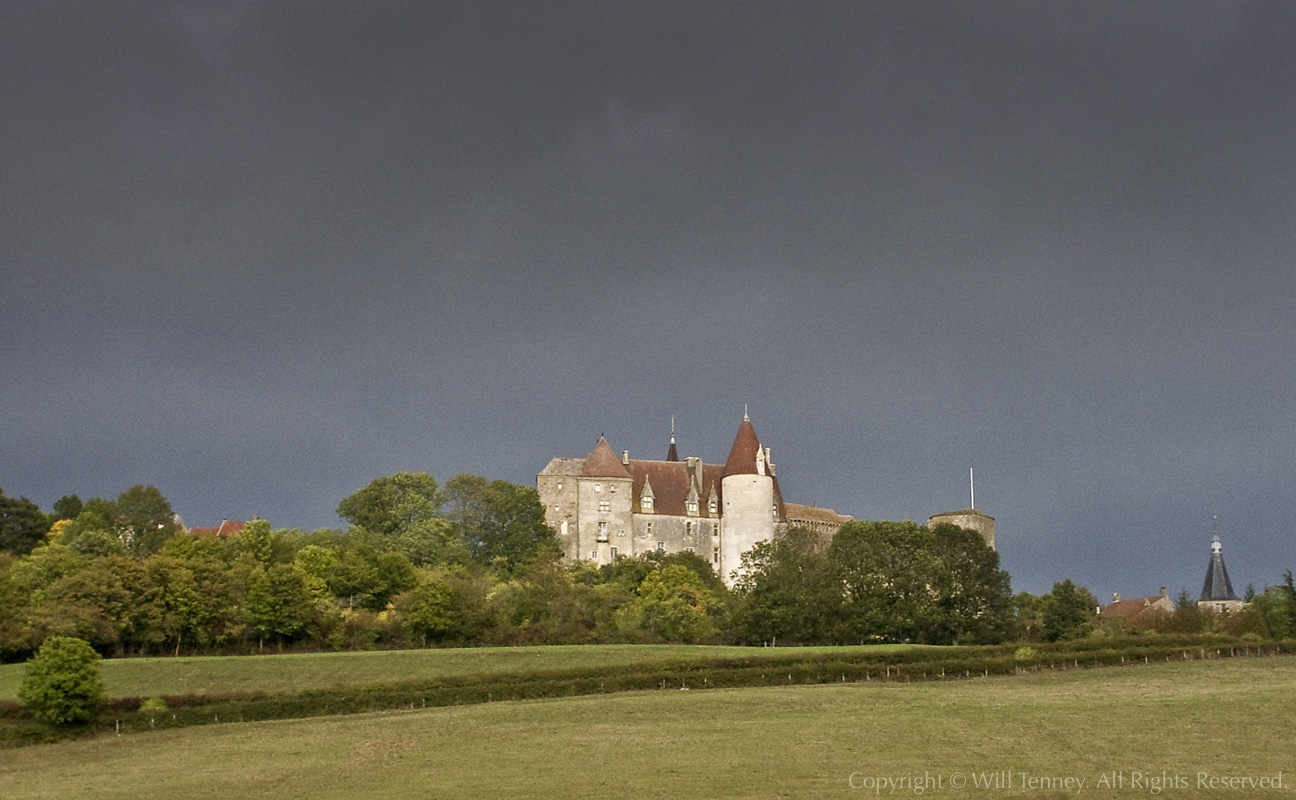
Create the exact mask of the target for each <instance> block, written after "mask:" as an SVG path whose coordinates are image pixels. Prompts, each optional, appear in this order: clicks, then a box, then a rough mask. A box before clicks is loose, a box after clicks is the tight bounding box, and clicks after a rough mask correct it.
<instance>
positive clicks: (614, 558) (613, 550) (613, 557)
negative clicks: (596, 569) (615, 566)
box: [612, 547, 617, 561]
mask: <svg viewBox="0 0 1296 800" xmlns="http://www.w3.org/2000/svg"><path fill="white" fill-rule="evenodd" d="M616 557H617V549H616V548H615V547H613V548H612V560H613V561H616Z"/></svg>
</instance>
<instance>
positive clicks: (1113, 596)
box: [1112, 592, 1120, 603]
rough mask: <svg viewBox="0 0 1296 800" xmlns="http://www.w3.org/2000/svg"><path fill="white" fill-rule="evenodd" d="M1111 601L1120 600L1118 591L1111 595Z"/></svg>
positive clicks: (1117, 601) (1116, 601)
mask: <svg viewBox="0 0 1296 800" xmlns="http://www.w3.org/2000/svg"><path fill="white" fill-rule="evenodd" d="M1112 602H1113V603H1119V602H1120V592H1116V593H1115V594H1113V595H1112Z"/></svg>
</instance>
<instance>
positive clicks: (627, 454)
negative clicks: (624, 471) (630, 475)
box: [621, 450, 630, 467]
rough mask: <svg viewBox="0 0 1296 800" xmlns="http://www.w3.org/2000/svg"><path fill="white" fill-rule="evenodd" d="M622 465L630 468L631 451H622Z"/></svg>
mask: <svg viewBox="0 0 1296 800" xmlns="http://www.w3.org/2000/svg"><path fill="white" fill-rule="evenodd" d="M621 463H622V464H625V465H626V466H627V467H628V466H630V451H629V450H622V451H621Z"/></svg>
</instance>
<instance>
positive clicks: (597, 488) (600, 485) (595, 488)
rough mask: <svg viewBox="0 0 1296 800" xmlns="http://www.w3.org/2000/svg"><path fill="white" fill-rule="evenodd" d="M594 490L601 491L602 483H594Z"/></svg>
mask: <svg viewBox="0 0 1296 800" xmlns="http://www.w3.org/2000/svg"><path fill="white" fill-rule="evenodd" d="M594 491H595V492H601V491H603V484H601V483H596V484H594Z"/></svg>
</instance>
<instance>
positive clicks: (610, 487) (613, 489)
mask: <svg viewBox="0 0 1296 800" xmlns="http://www.w3.org/2000/svg"><path fill="white" fill-rule="evenodd" d="M608 491H609V492H611V493H612V494H616V484H615V483H609V484H608Z"/></svg>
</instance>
